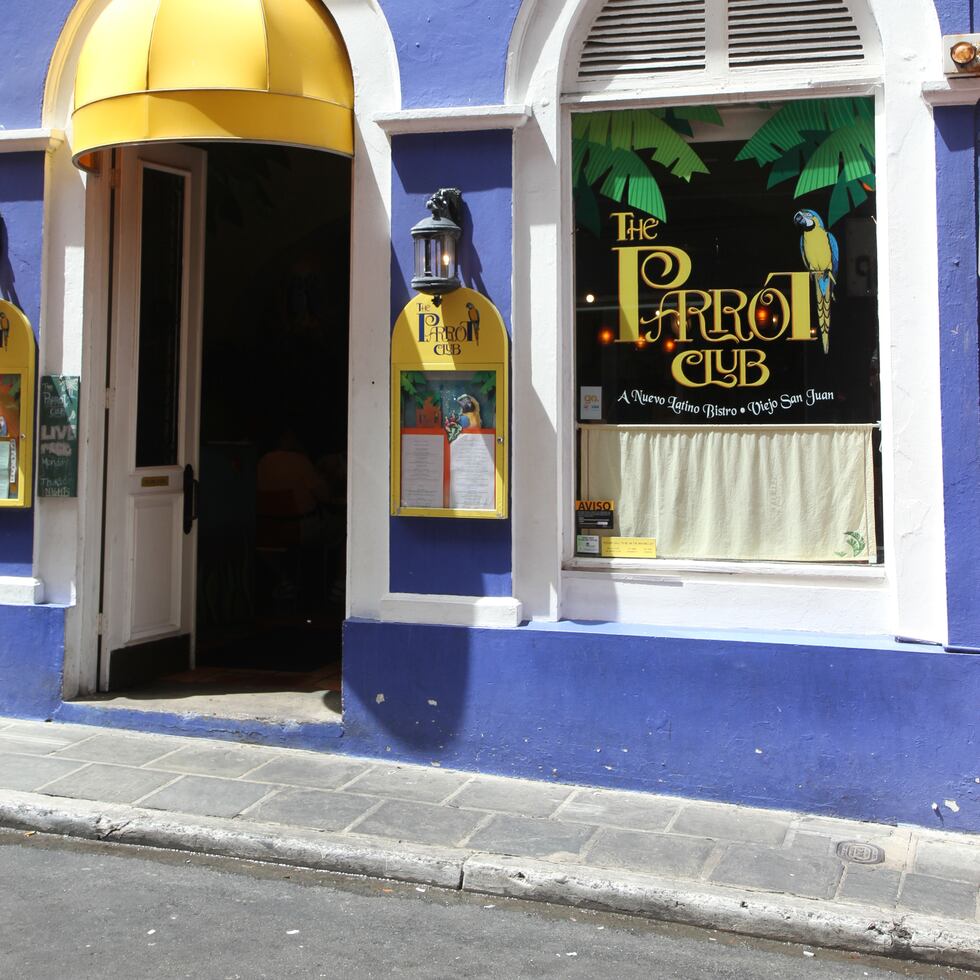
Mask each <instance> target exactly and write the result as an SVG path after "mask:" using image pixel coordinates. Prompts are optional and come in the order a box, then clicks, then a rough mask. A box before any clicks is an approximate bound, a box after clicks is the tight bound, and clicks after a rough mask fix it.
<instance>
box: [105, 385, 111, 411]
mask: <svg viewBox="0 0 980 980" xmlns="http://www.w3.org/2000/svg"><path fill="white" fill-rule="evenodd" d="M111 408H112V389H111V388H106V390H105V410H106V411H107V412H108V411H109V410H110V409H111Z"/></svg>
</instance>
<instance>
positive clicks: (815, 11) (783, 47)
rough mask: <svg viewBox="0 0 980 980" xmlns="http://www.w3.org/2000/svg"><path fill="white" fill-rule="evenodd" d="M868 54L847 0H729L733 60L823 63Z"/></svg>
mask: <svg viewBox="0 0 980 980" xmlns="http://www.w3.org/2000/svg"><path fill="white" fill-rule="evenodd" d="M863 59H864V46H863V44H862V43H861V36H860V34H859V33H858V29H857V25H856V24H855V23H854V18H853V16H852V15H851V12H850V10H848V7H847V3H846V2H845V0H782V2H778V0H777V2H773V0H728V63H729V66H730V67H732V68H759V67H763V66H767V65H772V64H783V65H821V64H828V63H831V64H833V63H840V62H850V61H862V60H863Z"/></svg>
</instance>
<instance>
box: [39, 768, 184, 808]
mask: <svg viewBox="0 0 980 980" xmlns="http://www.w3.org/2000/svg"><path fill="white" fill-rule="evenodd" d="M173 778H174V776H173V773H169V772H152V771H150V770H148V769H133V768H130V767H129V766H109V765H105V764H103V763H98V762H94V763H90V764H88V765H86V766H84V768H82V769H79V770H78V771H77V772H73V773H71V774H70V775H68V776H64V777H62V778H61V779H56V780H55V781H54V782H53V783H48V784H47V785H46V786H45V787H44V788H43V789H42V790H41V792H42V793H44V794H45V795H47V796H70V797H73V798H76V799H81V800H102V801H104V802H105V803H134V802H135V801H136V800H138V799H139V798H140V797H141V796H146V794H147V793H152V792H153V790H155V789H159V788H160V787H161V786H163V785H164V784H165V783H169V782H170V781H171V780H172V779H173Z"/></svg>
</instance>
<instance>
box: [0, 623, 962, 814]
mask: <svg viewBox="0 0 980 980" xmlns="http://www.w3.org/2000/svg"><path fill="white" fill-rule="evenodd" d="M64 613H65V610H64V609H63V608H62V607H58V606H0V715H7V716H14V717H24V718H57V719H58V720H61V721H73V722H78V723H88V724H101V725H106V724H111V725H117V726H120V727H124V728H126V727H131V728H135V729H144V730H154V731H169V732H174V733H178V734H200V735H207V736H210V737H217V738H228V739H234V740H239V741H252V742H265V743H267V744H276V745H291V746H295V747H302V748H310V749H320V750H326V751H330V752H338V751H339V752H347V753H350V754H353V755H368V756H378V757H382V758H386V759H400V760H404V761H409V762H418V763H422V764H423V765H431V764H433V763H437V764H439V765H441V766H444V767H455V768H460V769H468V770H478V771H481V772H488V773H500V774H503V775H511V776H525V777H529V778H536V779H556V780H561V781H564V782H574V783H584V784H587V785H596V786H613V787H621V788H624V789H636V790H646V791H651V792H658V793H673V794H677V795H682V796H690V797H697V798H702V799H711V800H723V801H729V802H740V803H746V804H751V805H755V806H764V807H775V808H780V807H782V808H789V809H798V810H805V811H810V812H815V813H826V814H833V815H837V816H845V817H852V818H857V819H863V820H877V821H884V822H895V821H902V822H910V823H917V824H922V825H925V826H938V825H939V819H938V818H937V817H936V815H935V814H934V812H933V810H932V804H933V803H939V804H940V806H941V815H942V820H943V821H944V824H943V825H944V826H945V828H946V829H950V830H966V831H974V832H978V831H980V710H978V707H977V706H978V705H980V656H976V655H972V654H958V653H948V652H943V651H942V650H940V649H939V648H936V647H924V646H917V645H911V644H896V643H894V642H892V641H890V640H884V639H882V640H880V641H875V640H869V639H868V638H858V639H852V638H841V637H827V636H824V637H821V636H813V635H809V634H788V633H784V634H748V633H747V634H745V635H744V636H739V635H736V634H729V635H727V636H726V635H724V634H721V633H716V634H708V633H705V634H703V635H700V636H691V635H682V634H680V633H678V634H676V635H664V634H667V633H668V632H669V631H660V634H661V635H656V636H654V635H650V634H649V633H648V632H647V631H644V630H643V629H642V628H632V627H624V626H619V627H617V626H615V625H612V624H595V623H593V624H580V623H558V624H531V625H526V626H522V627H519V628H517V629H512V630H472V629H464V628H457V627H448V626H413V625H405V624H398V623H377V622H367V621H363V620H351V621H349V622H348V623H347V625H346V628H345V642H344V723H343V726H342V727H341V726H338V725H310V726H306V725H301V726H293V727H292V728H284V727H282V726H275V725H272V724H269V723H262V722H237V723H231V722H229V723H228V724H219V723H216V722H215V721H214V720H213V719H186V718H184V719H182V718H179V717H177V716H176V715H158V714H154V713H145V712H115V713H114V712H111V711H108V710H100V709H98V708H93V707H91V706H87V705H81V704H76V705H72V704H63V703H62V701H61V685H62V670H63V663H64ZM945 800H955V801H956V803H957V805H958V807H959V811H958V812H954V811H953V810H951V809H949V808H947V807H945V806H943V803H944V801H945Z"/></svg>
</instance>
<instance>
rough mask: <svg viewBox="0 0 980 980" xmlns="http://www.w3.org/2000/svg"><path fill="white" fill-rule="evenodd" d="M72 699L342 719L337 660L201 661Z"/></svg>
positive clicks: (246, 716) (252, 716) (217, 713)
mask: <svg viewBox="0 0 980 980" xmlns="http://www.w3.org/2000/svg"><path fill="white" fill-rule="evenodd" d="M75 703H76V704H83V705H85V704H87V705H93V706H98V707H100V708H125V709H127V710H130V711H152V712H163V713H166V714H176V715H197V716H200V717H204V718H228V719H235V720H253V721H271V722H298V723H310V722H315V723H320V724H323V723H331V722H335V723H337V724H340V665H339V664H331V665H329V666H327V667H322V668H320V669H318V670H314V671H309V672H307V673H300V672H293V671H272V670H250V669H240V668H231V667H201V668H198V669H197V670H189V671H185V672H183V673H180V674H170V675H168V676H166V677H161V678H159V679H158V680H156V681H155V682H153V683H152V684H148V685H147V686H145V687H141V688H136V689H131V690H127V691H120V692H111V693H108V694H98V695H92V696H90V697H87V698H84V699H81V700H79V701H76V702H75Z"/></svg>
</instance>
